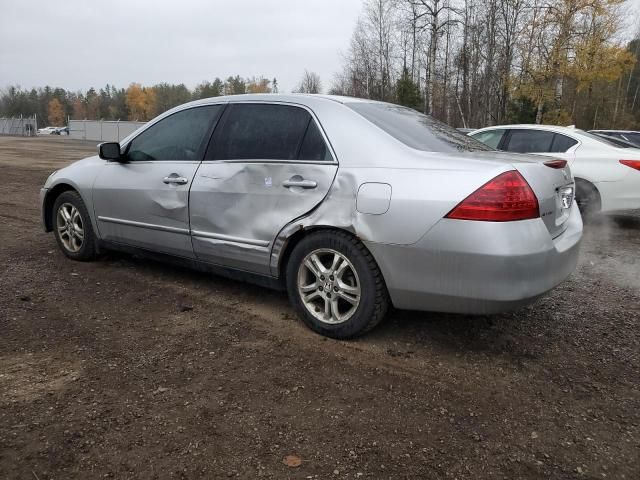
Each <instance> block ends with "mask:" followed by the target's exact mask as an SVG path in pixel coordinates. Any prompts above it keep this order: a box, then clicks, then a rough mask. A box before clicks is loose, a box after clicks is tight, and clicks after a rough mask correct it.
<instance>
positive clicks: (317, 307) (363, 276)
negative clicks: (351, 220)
mask: <svg viewBox="0 0 640 480" xmlns="http://www.w3.org/2000/svg"><path fill="white" fill-rule="evenodd" d="M286 279H287V290H288V291H289V298H290V299H291V302H292V304H293V305H294V307H295V308H296V310H297V311H298V313H299V314H300V317H301V318H302V320H303V321H304V323H305V324H306V325H307V326H308V327H309V328H311V329H312V330H314V331H316V332H318V333H320V334H321V335H325V336H328V337H332V338H340V339H346V338H353V337H356V336H358V335H362V334H364V333H366V332H368V331H369V330H371V329H372V328H373V327H375V326H376V325H377V324H378V323H379V322H380V321H381V320H382V319H383V318H384V316H385V314H386V312H387V309H388V306H389V300H388V293H387V289H386V286H385V284H384V280H383V278H382V274H381V272H380V269H379V268H378V265H377V264H376V262H375V260H374V259H373V257H372V256H371V253H369V251H368V250H367V249H366V247H365V246H364V245H363V244H362V243H361V242H360V241H358V240H357V239H356V238H354V237H352V236H351V235H349V234H347V233H344V232H337V231H321V232H316V233H311V234H309V235H308V236H307V237H305V238H303V239H302V240H301V241H300V243H298V244H297V245H296V246H295V248H294V250H293V252H292V253H291V256H290V258H289V262H288V264H287V272H286Z"/></svg>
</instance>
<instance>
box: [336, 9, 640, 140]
mask: <svg viewBox="0 0 640 480" xmlns="http://www.w3.org/2000/svg"><path fill="white" fill-rule="evenodd" d="M627 10H628V7H627V6H626V4H625V2H624V1H623V0H365V2H364V7H363V12H362V14H361V16H360V18H359V20H358V23H357V26H356V28H355V31H354V33H353V36H352V39H351V43H350V45H349V49H348V51H347V53H346V55H345V60H344V67H343V69H342V71H341V72H340V73H339V74H338V75H337V76H336V79H335V82H334V85H333V86H332V88H331V93H336V94H343V95H351V96H356V97H365V98H371V99H376V100H384V101H391V102H396V103H400V104H402V105H406V106H409V107H412V108H415V109H418V110H421V111H423V112H425V113H428V114H431V115H433V116H435V117H437V118H439V119H441V120H444V121H445V122H447V123H448V124H450V125H454V126H459V127H483V126H487V125H494V124H501V123H534V122H535V123H550V124H560V125H568V124H576V125H577V126H579V127H582V128H590V129H591V128H598V127H600V128H604V127H608V128H637V127H638V126H640V97H639V95H638V94H639V92H640V75H639V74H640V71H639V70H640V67H639V66H638V63H637V58H638V54H639V52H640V40H639V39H637V38H636V39H634V40H633V41H631V42H629V43H628V44H626V45H625V44H623V43H621V42H620V38H621V37H622V31H623V25H622V23H621V22H622V20H621V19H624V18H627V17H625V15H626V13H628V12H627Z"/></svg>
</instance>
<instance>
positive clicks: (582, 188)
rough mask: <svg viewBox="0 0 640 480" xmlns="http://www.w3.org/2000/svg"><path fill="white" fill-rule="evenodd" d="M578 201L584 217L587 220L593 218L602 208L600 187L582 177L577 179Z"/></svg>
mask: <svg viewBox="0 0 640 480" xmlns="http://www.w3.org/2000/svg"><path fill="white" fill-rule="evenodd" d="M576 203H577V204H578V208H579V209H580V213H581V214H582V217H583V218H585V219H587V220H590V219H592V218H593V217H594V215H596V214H597V213H598V212H600V210H601V208H602V200H601V199H600V193H599V192H598V189H597V188H596V187H595V186H594V185H593V184H592V183H590V182H588V181H586V180H582V179H581V178H577V179H576Z"/></svg>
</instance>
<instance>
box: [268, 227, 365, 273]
mask: <svg viewBox="0 0 640 480" xmlns="http://www.w3.org/2000/svg"><path fill="white" fill-rule="evenodd" d="M316 232H340V233H346V234H347V235H349V236H351V237H353V238H355V239H356V240H358V241H360V242H361V243H362V241H361V240H360V238H359V237H358V236H357V235H356V234H355V233H353V232H352V231H350V230H347V229H346V228H340V227H333V226H329V225H312V226H308V227H305V228H301V229H299V230H296V231H295V232H294V233H293V234H292V235H290V236H289V237H287V239H286V241H285V244H284V246H283V248H282V250H281V252H280V255H279V258H278V272H277V273H278V280H279V281H281V282H283V284H284V283H285V282H286V276H287V275H286V272H287V264H288V263H289V258H290V257H291V252H293V249H294V248H295V247H296V245H298V244H299V243H300V242H301V241H302V239H304V238H306V237H308V236H309V235H310V234H312V233H316ZM363 246H364V248H366V249H367V251H369V249H368V248H367V246H366V245H364V243H363ZM369 253H370V254H371V252H370V251H369ZM372 257H373V255H372Z"/></svg>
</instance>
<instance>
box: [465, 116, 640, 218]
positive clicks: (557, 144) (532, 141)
mask: <svg viewBox="0 0 640 480" xmlns="http://www.w3.org/2000/svg"><path fill="white" fill-rule="evenodd" d="M470 135H471V136H472V137H473V138H475V139H477V140H480V141H481V142H483V143H485V144H486V145H488V146H490V147H491V148H494V149H496V150H502V151H507V152H518V153H520V152H521V153H525V152H526V153H535V154H538V155H546V156H549V157H553V158H558V159H562V160H566V161H568V162H569V165H570V166H571V171H572V172H573V175H574V177H575V179H576V202H577V203H578V205H579V206H580V210H581V211H582V214H583V215H587V216H589V215H593V214H594V213H596V212H609V211H614V210H633V209H638V208H640V150H636V149H633V148H621V147H620V146H619V145H615V144H613V143H611V142H609V141H607V140H606V139H604V138H602V137H599V136H597V135H594V134H593V133H589V132H585V131H584V130H580V129H577V128H573V127H557V126H551V125H502V126H497V127H488V128H483V129H480V130H477V131H475V132H473V133H471V134H470Z"/></svg>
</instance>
